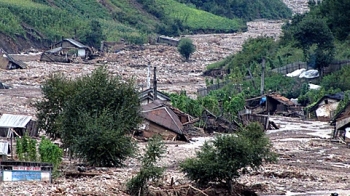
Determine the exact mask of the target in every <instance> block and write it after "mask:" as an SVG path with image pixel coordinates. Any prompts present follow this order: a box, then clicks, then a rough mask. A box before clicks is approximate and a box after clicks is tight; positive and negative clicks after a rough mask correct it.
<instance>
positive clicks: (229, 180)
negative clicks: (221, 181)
mask: <svg viewBox="0 0 350 196" xmlns="http://www.w3.org/2000/svg"><path fill="white" fill-rule="evenodd" d="M226 183H227V188H228V192H229V194H230V195H232V194H233V186H232V183H233V181H232V179H228V180H227V181H226Z"/></svg>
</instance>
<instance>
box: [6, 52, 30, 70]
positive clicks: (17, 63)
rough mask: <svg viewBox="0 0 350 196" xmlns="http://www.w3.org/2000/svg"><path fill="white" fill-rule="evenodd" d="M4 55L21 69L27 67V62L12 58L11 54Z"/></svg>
mask: <svg viewBox="0 0 350 196" xmlns="http://www.w3.org/2000/svg"><path fill="white" fill-rule="evenodd" d="M6 56H7V59H8V60H9V61H10V62H12V63H14V64H16V65H18V66H20V68H22V69H25V68H27V64H25V63H24V62H23V61H20V60H16V59H14V58H13V56H11V55H9V54H8V55H6Z"/></svg>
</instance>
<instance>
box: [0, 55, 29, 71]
mask: <svg viewBox="0 0 350 196" xmlns="http://www.w3.org/2000/svg"><path fill="white" fill-rule="evenodd" d="M0 67H1V68H3V69H9V70H11V69H25V68H27V64H25V63H24V62H23V61H20V60H16V59H15V58H13V56H11V55H10V54H5V53H1V52H0Z"/></svg>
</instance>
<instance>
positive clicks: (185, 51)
mask: <svg viewBox="0 0 350 196" xmlns="http://www.w3.org/2000/svg"><path fill="white" fill-rule="evenodd" d="M177 50H178V51H179V53H180V54H181V56H182V57H184V58H185V59H186V61H188V59H189V58H190V56H191V55H192V54H193V53H194V52H195V51H196V47H195V45H194V44H193V43H192V40H191V39H189V38H182V39H181V40H180V42H179V45H178V46H177Z"/></svg>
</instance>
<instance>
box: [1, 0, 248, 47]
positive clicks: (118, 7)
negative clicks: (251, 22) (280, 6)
mask: <svg viewBox="0 0 350 196" xmlns="http://www.w3.org/2000/svg"><path fill="white" fill-rule="evenodd" d="M169 6H171V8H170V7H169ZM149 8H153V9H158V8H160V9H158V10H156V11H157V12H155V11H154V10H153V11H152V10H151V9H149ZM163 8H164V9H163ZM0 10H1V11H0V37H1V38H2V40H3V41H1V42H0V48H3V49H4V50H5V51H8V52H18V51H21V50H24V49H26V48H28V46H29V45H33V46H35V47H41V48H42V47H47V46H49V45H50V43H52V42H55V41H57V40H60V39H61V38H62V37H75V38H76V39H79V40H81V39H84V36H86V35H87V34H88V33H89V31H91V29H90V28H89V25H90V22H91V21H92V20H95V21H98V23H99V24H100V26H101V28H102V32H103V35H101V37H103V38H104V40H107V41H118V40H120V39H121V38H123V39H124V40H126V41H128V42H131V43H144V42H146V40H148V37H149V35H152V34H154V33H158V32H161V33H162V34H166V33H167V32H168V33H169V34H176V33H178V32H181V31H185V30H186V31H198V30H200V31H202V30H207V29H209V30H212V31H216V32H235V31H240V30H241V29H242V28H244V27H245V25H244V24H243V23H242V22H241V21H240V20H239V19H228V18H223V17H219V16H216V15H213V14H211V13H208V12H205V11H200V10H196V9H193V8H189V7H187V6H184V5H183V4H181V3H178V2H176V1H173V0H168V1H152V2H151V3H147V2H146V3H145V1H136V0H132V1H128V0H101V1H95V0H84V1H79V0H71V1H68V2H67V1H64V0H0ZM173 11H181V12H178V14H174V13H172V12H173ZM157 13H158V15H157ZM183 16H184V17H186V18H181V19H180V18H179V17H183ZM187 18H188V20H187ZM199 18H200V19H201V20H198V19H199ZM207 21H209V23H207ZM180 27H181V29H180ZM4 40H6V41H4Z"/></svg>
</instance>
